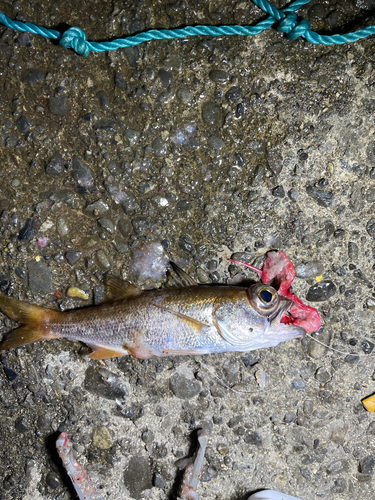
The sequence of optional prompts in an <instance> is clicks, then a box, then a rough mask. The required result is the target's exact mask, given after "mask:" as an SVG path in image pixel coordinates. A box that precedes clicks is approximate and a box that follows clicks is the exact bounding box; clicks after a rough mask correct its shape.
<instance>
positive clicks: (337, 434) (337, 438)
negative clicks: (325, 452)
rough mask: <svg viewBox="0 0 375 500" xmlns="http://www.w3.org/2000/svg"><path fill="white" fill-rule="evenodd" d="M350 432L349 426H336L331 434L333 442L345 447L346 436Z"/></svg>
mask: <svg viewBox="0 0 375 500" xmlns="http://www.w3.org/2000/svg"><path fill="white" fill-rule="evenodd" d="M347 431H348V425H347V424H336V425H335V426H334V427H333V429H332V432H331V440H332V441H333V442H334V443H338V444H341V445H343V444H344V442H345V436H346V433H347Z"/></svg>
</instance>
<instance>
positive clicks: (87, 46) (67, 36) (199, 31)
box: [0, 0, 375, 57]
mask: <svg viewBox="0 0 375 500" xmlns="http://www.w3.org/2000/svg"><path fill="white" fill-rule="evenodd" d="M252 2H253V3H254V4H255V5H256V6H257V7H259V8H260V9H261V10H262V11H263V12H265V13H266V14H268V15H269V17H267V18H266V19H264V20H263V21H260V22H259V23H257V24H256V25H255V26H187V27H186V28H177V29H171V30H149V31H146V32H144V33H139V34H138V35H132V36H128V37H126V38H119V39H117V40H112V41H111V42H101V43H99V42H88V41H87V40H86V35H85V33H84V32H83V31H82V30H81V29H80V28H69V29H68V30H67V31H65V32H64V33H63V34H60V33H59V32H58V31H56V30H51V29H47V28H43V27H42V26H35V24H31V23H22V22H20V21H13V20H12V19H10V18H9V17H7V16H6V15H5V14H3V13H2V12H0V24H3V25H4V26H7V27H8V28H11V29H15V30H19V31H27V32H29V33H34V34H38V35H42V36H44V37H46V38H52V39H55V40H59V43H60V45H61V46H62V47H64V48H66V49H73V50H75V51H76V52H77V54H79V55H81V56H83V57H87V56H88V55H89V54H90V52H91V51H93V52H105V51H107V50H116V49H119V48H124V47H132V46H134V45H139V44H140V43H142V42H148V41H151V40H172V39H174V38H186V37H189V36H222V35H227V36H228V35H238V36H251V35H258V34H259V33H261V32H262V31H264V30H266V29H268V28H270V27H271V26H273V25H274V24H277V30H278V31H279V32H280V33H285V34H286V35H287V37H288V39H289V40H296V39H297V38H298V37H303V38H304V39H305V40H306V41H308V42H310V43H313V44H320V45H332V44H337V45H339V44H343V43H350V42H355V41H357V40H360V39H361V38H366V37H368V36H370V35H373V34H375V26H367V27H366V28H363V29H361V30H358V31H355V32H354V33H347V34H346V35H331V36H328V35H319V34H318V33H315V32H314V31H310V24H309V22H308V21H306V20H305V19H302V20H301V21H297V15H296V14H295V13H294V11H296V10H298V9H299V8H301V7H302V6H303V5H306V4H308V3H309V2H310V0H295V1H294V2H292V3H291V4H290V5H288V6H287V7H284V8H283V9H280V10H278V9H276V7H274V6H273V5H271V4H270V3H268V1H267V0H252Z"/></svg>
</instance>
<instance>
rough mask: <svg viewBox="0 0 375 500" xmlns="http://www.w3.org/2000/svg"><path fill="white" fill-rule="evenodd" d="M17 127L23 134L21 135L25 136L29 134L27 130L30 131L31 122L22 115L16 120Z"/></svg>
mask: <svg viewBox="0 0 375 500" xmlns="http://www.w3.org/2000/svg"><path fill="white" fill-rule="evenodd" d="M16 127H17V128H18V130H19V132H21V134H24V133H25V132H27V130H29V128H30V122H29V120H28V119H27V117H26V116H25V115H21V116H20V117H19V118H18V119H17V120H16Z"/></svg>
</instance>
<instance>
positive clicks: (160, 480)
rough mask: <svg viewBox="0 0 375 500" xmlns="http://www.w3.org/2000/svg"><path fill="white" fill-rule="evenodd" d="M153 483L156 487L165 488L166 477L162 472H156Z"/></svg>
mask: <svg viewBox="0 0 375 500" xmlns="http://www.w3.org/2000/svg"><path fill="white" fill-rule="evenodd" d="M152 483H153V485H154V487H155V488H159V489H163V488H164V487H165V483H164V479H163V478H162V477H161V475H160V474H154V478H153V481H152Z"/></svg>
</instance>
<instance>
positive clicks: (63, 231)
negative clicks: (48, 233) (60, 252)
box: [56, 217, 69, 236]
mask: <svg viewBox="0 0 375 500" xmlns="http://www.w3.org/2000/svg"><path fill="white" fill-rule="evenodd" d="M56 231H57V233H58V234H59V236H66V235H67V234H68V232H69V227H68V225H67V223H66V222H65V219H64V218H63V217H59V218H58V219H57V221H56Z"/></svg>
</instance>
